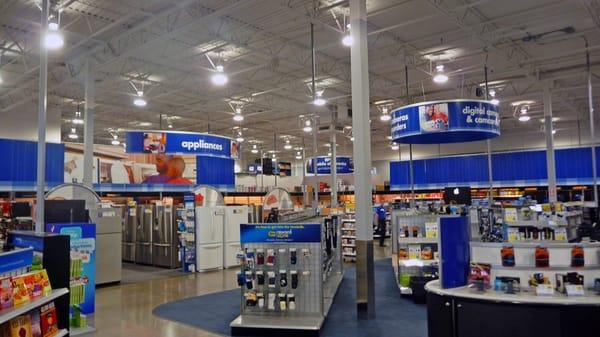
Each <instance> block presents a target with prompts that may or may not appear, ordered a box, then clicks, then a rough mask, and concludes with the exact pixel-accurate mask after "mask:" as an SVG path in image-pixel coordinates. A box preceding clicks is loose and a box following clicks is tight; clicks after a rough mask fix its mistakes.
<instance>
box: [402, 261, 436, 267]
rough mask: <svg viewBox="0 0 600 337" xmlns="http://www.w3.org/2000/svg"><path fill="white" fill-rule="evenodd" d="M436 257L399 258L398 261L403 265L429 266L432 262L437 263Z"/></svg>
mask: <svg viewBox="0 0 600 337" xmlns="http://www.w3.org/2000/svg"><path fill="white" fill-rule="evenodd" d="M439 262H440V261H439V260H438V259H433V260H423V259H408V260H402V259H399V260H398V263H399V264H400V265H402V266H404V267H422V266H430V265H432V264H436V263H439Z"/></svg>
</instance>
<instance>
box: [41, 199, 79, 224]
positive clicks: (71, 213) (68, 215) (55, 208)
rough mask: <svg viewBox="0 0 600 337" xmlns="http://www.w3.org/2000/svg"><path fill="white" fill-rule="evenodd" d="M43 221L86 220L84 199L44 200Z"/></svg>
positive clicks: (66, 221)
mask: <svg viewBox="0 0 600 337" xmlns="http://www.w3.org/2000/svg"><path fill="white" fill-rule="evenodd" d="M44 208H45V213H44V222H45V223H47V224H48V223H76V222H83V223H86V222H88V219H89V216H88V212H87V210H86V209H85V200H46V201H45V202H44Z"/></svg>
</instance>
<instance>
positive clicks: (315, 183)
mask: <svg viewBox="0 0 600 337" xmlns="http://www.w3.org/2000/svg"><path fill="white" fill-rule="evenodd" d="M310 55H311V56H310V57H311V63H312V71H311V72H312V76H311V77H312V81H311V88H312V101H313V103H314V101H315V98H317V87H316V85H315V76H316V73H317V61H316V59H315V57H316V51H315V25H314V24H313V23H312V22H311V24H310ZM314 117H315V118H312V124H311V125H312V127H313V154H314V155H313V162H312V163H313V171H314V172H313V174H314V175H315V176H314V178H315V180H314V181H313V193H314V194H315V197H314V199H313V208H314V209H315V210H317V209H318V208H319V175H318V174H317V156H318V155H319V147H318V145H317V133H318V132H319V126H318V125H317V112H316V110H315V115H314Z"/></svg>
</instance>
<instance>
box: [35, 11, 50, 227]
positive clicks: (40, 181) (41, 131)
mask: <svg viewBox="0 0 600 337" xmlns="http://www.w3.org/2000/svg"><path fill="white" fill-rule="evenodd" d="M48 1H49V0H42V19H41V26H40V27H41V29H40V80H39V92H38V94H39V97H38V143H37V179H36V188H35V191H36V194H35V202H36V214H35V231H36V232H38V233H41V232H43V231H44V192H45V191H44V187H45V186H46V108H47V106H48V50H47V49H46V46H45V45H44V38H45V37H46V33H47V32H48V15H49V7H48V6H49V3H48Z"/></svg>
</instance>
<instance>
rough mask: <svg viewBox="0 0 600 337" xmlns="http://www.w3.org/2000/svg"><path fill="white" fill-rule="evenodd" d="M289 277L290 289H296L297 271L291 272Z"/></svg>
mask: <svg viewBox="0 0 600 337" xmlns="http://www.w3.org/2000/svg"><path fill="white" fill-rule="evenodd" d="M290 276H291V278H292V289H296V288H298V271H297V270H292V271H291V272H290Z"/></svg>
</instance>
